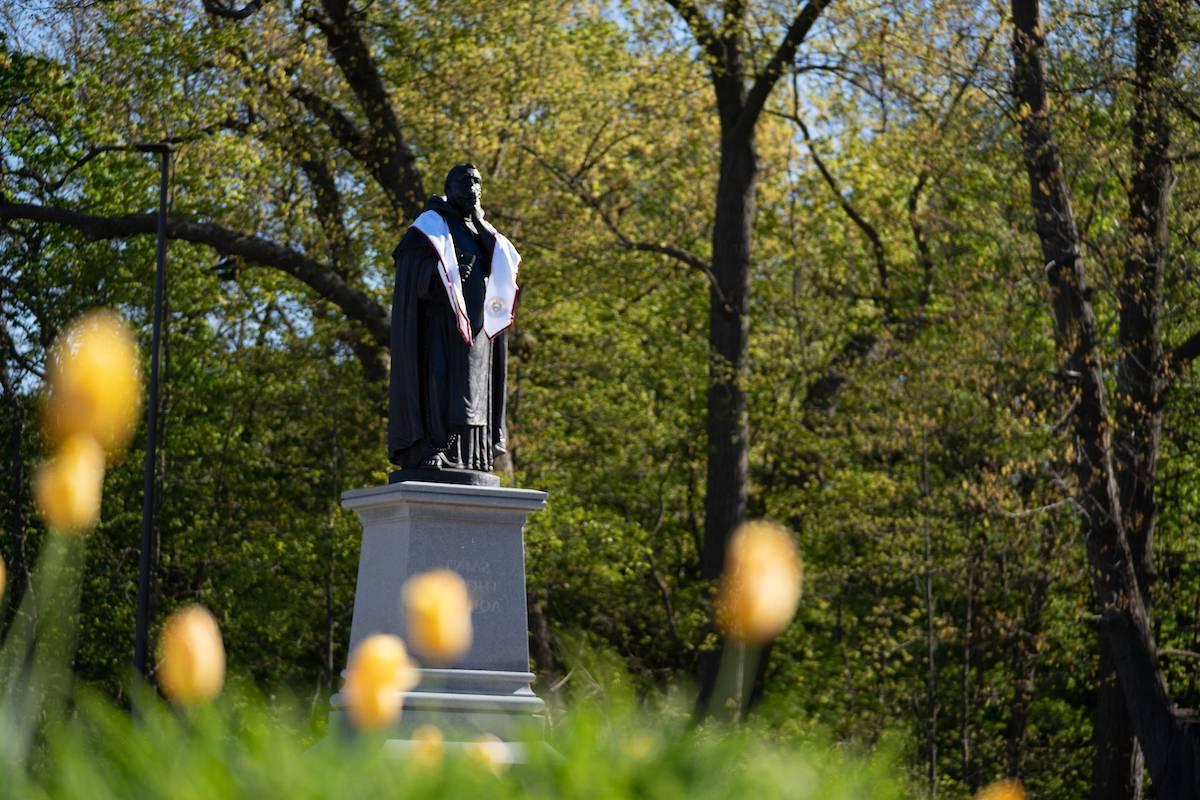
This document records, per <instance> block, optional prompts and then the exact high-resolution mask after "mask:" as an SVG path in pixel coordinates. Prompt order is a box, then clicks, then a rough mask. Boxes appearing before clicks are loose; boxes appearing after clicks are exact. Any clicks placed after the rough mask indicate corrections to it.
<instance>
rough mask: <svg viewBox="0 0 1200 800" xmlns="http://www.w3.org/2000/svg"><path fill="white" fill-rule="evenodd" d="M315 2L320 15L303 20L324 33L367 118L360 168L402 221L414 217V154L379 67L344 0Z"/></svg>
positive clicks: (420, 196) (420, 198) (419, 196)
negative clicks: (371, 177) (366, 153)
mask: <svg viewBox="0 0 1200 800" xmlns="http://www.w3.org/2000/svg"><path fill="white" fill-rule="evenodd" d="M321 6H322V9H323V13H321V12H313V13H311V14H310V15H309V19H310V20H311V21H312V22H313V23H314V24H316V26H317V27H318V28H320V29H321V32H322V33H323V34H324V35H325V40H326V42H327V43H328V45H329V54H330V55H331V56H333V60H334V62H335V63H336V64H337V65H338V69H339V70H341V73H342V76H343V77H344V78H345V79H346V83H347V84H348V85H349V86H350V90H351V92H353V93H354V97H355V99H357V100H358V105H359V107H360V109H361V111H362V113H363V115H364V117H365V118H366V120H367V124H368V131H367V132H366V134H365V141H366V143H367V147H368V149H369V156H368V158H367V161H366V162H365V163H366V166H367V167H368V169H370V170H371V174H372V175H374V176H375V179H376V181H377V182H378V183H379V186H380V188H382V189H383V191H384V192H385V193H386V194H387V196H388V199H389V200H391V202H392V205H393V207H394V208H395V209H396V210H398V211H400V212H401V213H402V214H403V215H404V216H405V217H406V218H407V219H416V217H417V216H418V215H419V214H420V213H421V211H422V209H423V208H424V207H425V192H424V189H423V187H422V181H421V173H420V170H418V169H417V157H416V154H415V153H414V152H413V149H412V147H411V146H409V144H408V142H407V141H406V140H405V137H404V131H403V130H402V129H401V127H400V121H399V120H398V119H397V118H396V112H395V109H393V108H392V102H391V98H390V97H389V96H388V91H387V87H385V86H384V84H383V78H382V76H380V74H379V68H378V66H377V65H376V63H375V59H374V58H373V57H372V56H371V50H370V48H369V47H368V46H367V43H366V42H365V41H364V40H363V37H362V32H361V31H360V30H359V29H358V24H357V22H356V21H355V19H354V17H353V14H354V13H355V12H353V11H352V9H351V8H350V4H349V3H348V2H347V0H322V3H321ZM356 157H357V156H356ZM360 160H361V159H360ZM372 162H378V163H372Z"/></svg>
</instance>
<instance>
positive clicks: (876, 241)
mask: <svg viewBox="0 0 1200 800" xmlns="http://www.w3.org/2000/svg"><path fill="white" fill-rule="evenodd" d="M798 102H799V101H798V100H797V101H796V103H797V104H798ZM772 113H777V114H778V116H781V117H784V118H785V119H789V120H791V121H792V122H793V123H794V124H795V125H796V127H797V128H799V129H800V133H801V134H802V135H803V136H804V144H805V146H806V147H807V148H808V154H809V155H810V156H812V160H813V163H814V164H815V165H816V167H817V171H818V172H820V173H821V177H822V178H823V179H824V181H825V184H826V185H827V186H828V187H829V189H830V191H832V192H833V196H834V197H835V198H837V202H838V205H839V206H841V207H842V211H844V212H846V216H848V217H849V218H850V220H851V222H853V223H854V224H855V225H857V226H858V229H859V230H860V231H862V233H863V235H864V236H866V237H867V240H868V241H869V242H870V244H871V250H872V251H873V252H874V254H875V272H876V273H877V274H878V276H879V287H880V288H881V289H882V290H883V293H884V296H885V297H886V296H887V292H888V263H887V251H886V249H885V248H884V246H883V239H882V238H881V237H880V236H879V231H878V229H876V227H875V226H874V225H872V224H871V223H870V222H868V221H867V219H866V217H864V216H863V215H862V214H860V213H859V211H858V209H856V208H855V207H854V206H853V205H852V204H851V203H850V201H849V200H847V199H846V195H845V194H843V193H842V189H841V187H840V186H838V182H837V178H835V177H833V173H831V172H830V171H829V168H828V167H826V166H825V161H824V160H823V159H822V158H821V156H820V155H818V154H817V149H816V147H814V146H813V141H812V136H810V135H809V132H808V126H807V125H805V124H804V120H802V119H801V118H800V115H799V114H798V113H797V111H795V110H794V111H793V112H792V113H790V114H783V113H778V112H772ZM890 305H891V304H890V303H888V306H889V307H890Z"/></svg>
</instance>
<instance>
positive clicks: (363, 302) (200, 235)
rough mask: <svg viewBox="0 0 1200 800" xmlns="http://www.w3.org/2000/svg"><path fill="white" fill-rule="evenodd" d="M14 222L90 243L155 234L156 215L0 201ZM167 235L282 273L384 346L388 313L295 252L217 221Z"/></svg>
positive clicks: (3, 215) (180, 226) (172, 223)
mask: <svg viewBox="0 0 1200 800" xmlns="http://www.w3.org/2000/svg"><path fill="white" fill-rule="evenodd" d="M12 219H26V220H30V221H33V222H48V223H51V224H55V225H66V226H67V227H71V228H74V229H76V230H78V231H79V232H80V233H81V234H83V236H84V237H85V238H87V239H90V240H92V241H99V240H101V239H124V238H127V237H130V236H137V235H141V234H153V233H154V232H155V231H156V230H157V215H156V214H130V215H126V216H119V217H101V216H95V215H92V214H84V213H81V212H79V211H74V210H72V209H69V208H62V207H59V206H42V205H32V204H28V203H5V202H0V222H4V221H8V220H12ZM167 237H168V238H169V239H175V240H179V241H185V242H193V243H196V244H204V245H208V246H209V247H212V248H213V249H214V250H216V251H217V252H219V253H221V254H222V255H226V256H236V257H238V258H242V259H245V260H246V261H247V262H250V263H253V264H258V265H260V266H264V267H273V268H275V269H278V270H280V271H282V272H286V273H287V274H289V275H291V276H292V277H294V278H296V279H297V280H299V281H300V282H301V283H303V284H304V285H306V286H308V287H309V288H310V289H312V290H313V291H314V292H316V293H317V294H318V295H320V296H321V297H323V298H325V299H326V300H328V301H329V302H331V303H333V304H334V305H336V306H337V307H338V308H340V309H342V311H343V312H344V313H345V314H346V316H347V317H349V318H350V319H352V320H354V321H356V322H360V323H362V325H363V326H365V327H366V329H367V331H368V332H369V333H370V334H371V338H372V339H373V340H374V341H375V343H376V344H377V345H379V346H380V347H387V346H388V342H389V335H388V334H389V329H390V321H389V319H388V312H387V310H386V309H385V308H384V307H383V306H382V305H381V304H379V303H378V302H376V301H375V300H374V299H372V298H371V297H370V296H369V295H367V294H366V293H365V292H362V291H360V290H358V289H356V288H354V287H352V286H350V285H349V284H347V283H346V282H345V281H344V280H342V278H341V277H339V276H338V275H337V273H335V272H334V271H333V270H331V269H330V268H329V267H328V266H326V265H325V264H322V263H320V262H319V261H316V260H315V259H312V258H310V257H308V256H306V255H304V254H303V253H301V252H299V251H297V250H293V249H292V248H290V247H286V246H284V245H281V244H277V243H275V242H272V241H270V240H268V239H263V238H262V237H259V236H254V235H251V234H245V233H241V232H239V231H235V230H231V229H229V228H225V227H223V226H221V225H217V224H215V223H207V222H195V221H192V220H188V219H181V218H179V217H168V218H167Z"/></svg>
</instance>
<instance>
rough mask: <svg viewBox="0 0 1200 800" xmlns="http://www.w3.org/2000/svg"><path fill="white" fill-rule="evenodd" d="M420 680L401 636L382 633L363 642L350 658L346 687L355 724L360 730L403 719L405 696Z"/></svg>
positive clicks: (349, 709)
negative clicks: (402, 708)
mask: <svg viewBox="0 0 1200 800" xmlns="http://www.w3.org/2000/svg"><path fill="white" fill-rule="evenodd" d="M417 680H418V673H417V668H416V667H415V666H414V665H413V663H412V661H410V660H409V658H408V652H407V651H406V650H405V649H404V642H402V641H400V638H399V637H397V636H392V635H391V634H386V633H379V634H375V635H374V636H368V637H367V638H366V639H363V640H362V641H361V642H359V644H358V647H356V648H354V653H353V654H352V655H351V656H350V663H349V665H348V666H347V669H346V683H345V685H344V686H343V687H342V694H343V695H344V696H345V698H346V710H347V712H349V714H350V719H351V721H353V722H354V724H355V725H356V726H357V727H358V728H359V729H360V730H380V729H382V728H386V727H388V726H389V725H391V724H392V723H393V722H395V721H396V720H397V719H398V718H399V717H400V709H401V706H403V704H404V693H405V692H407V691H408V690H409V689H411V688H412V687H414V686H416V685H417Z"/></svg>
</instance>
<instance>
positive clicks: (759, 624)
mask: <svg viewBox="0 0 1200 800" xmlns="http://www.w3.org/2000/svg"><path fill="white" fill-rule="evenodd" d="M802 575H803V565H802V564H801V562H800V554H799V552H798V551H797V549H796V544H795V542H794V541H793V540H792V536H791V534H790V533H788V532H787V530H786V529H785V528H783V527H781V526H779V525H776V524H774V523H772V522H764V521H756V522H748V523H746V524H744V525H742V526H741V527H739V528H738V529H737V530H736V531H734V534H733V538H732V539H731V540H730V542H729V550H728V552H727V554H726V557H725V573H724V574H723V575H722V576H721V585H720V587H719V589H718V591H717V602H716V610H717V614H716V618H717V626H718V627H719V628H720V629H721V631H722V632H723V633H724V634H725V635H726V636H728V637H729V638H731V639H733V640H734V641H736V642H739V643H741V644H755V645H758V644H764V643H765V642H767V641H769V640H771V639H773V638H774V637H776V636H778V635H779V633H780V632H781V631H782V630H783V629H784V628H786V627H787V624H788V623H789V622H791V620H792V617H793V616H794V615H795V613H796V607H797V606H798V605H799V603H800V584H801V578H802Z"/></svg>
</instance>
